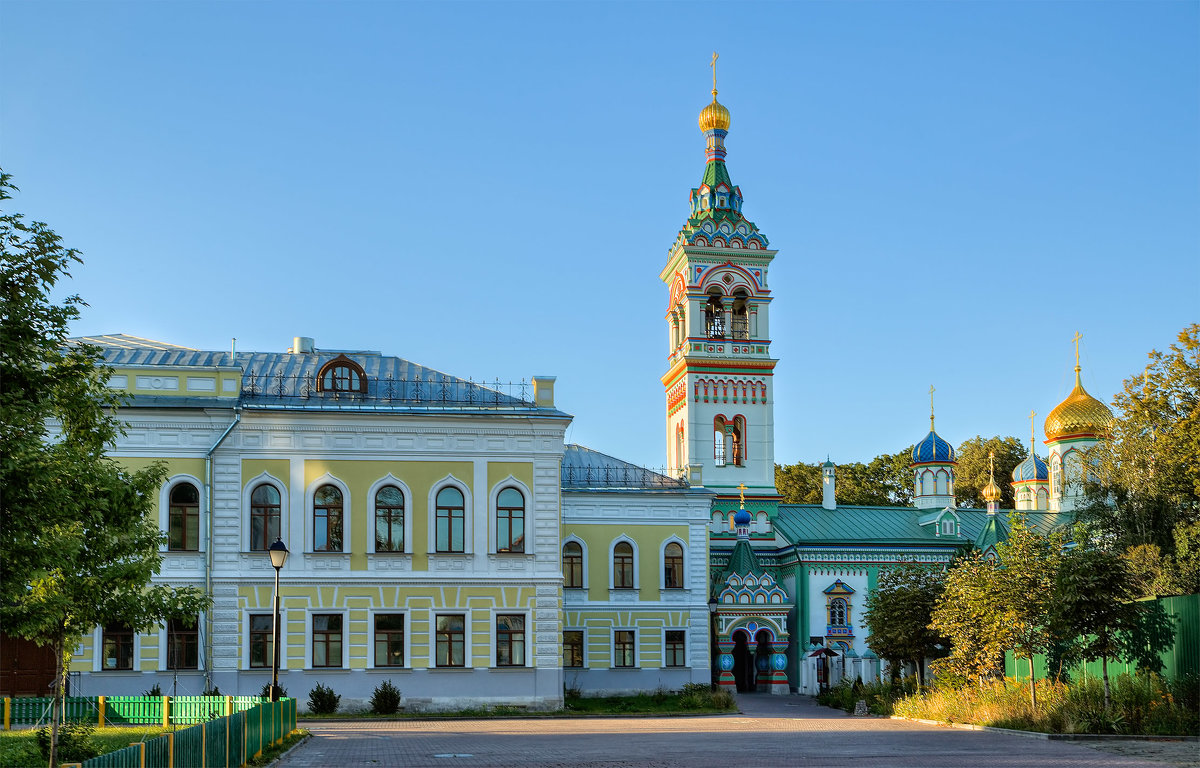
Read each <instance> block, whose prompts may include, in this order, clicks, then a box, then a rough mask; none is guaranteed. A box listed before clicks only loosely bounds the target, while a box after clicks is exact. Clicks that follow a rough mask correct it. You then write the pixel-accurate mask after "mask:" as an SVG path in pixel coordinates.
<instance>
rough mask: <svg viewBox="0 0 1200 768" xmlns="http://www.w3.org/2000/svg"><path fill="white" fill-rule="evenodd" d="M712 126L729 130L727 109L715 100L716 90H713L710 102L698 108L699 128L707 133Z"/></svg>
mask: <svg viewBox="0 0 1200 768" xmlns="http://www.w3.org/2000/svg"><path fill="white" fill-rule="evenodd" d="M714 128H716V129H719V130H722V131H728V130H729V110H728V109H726V108H725V105H724V104H722V103H721V102H719V101H717V92H716V91H713V100H712V104H709V105H708V106H707V107H705V108H704V109H702V110H700V130H701V131H703V132H705V133H708V132H709V131H711V130H713V129H714Z"/></svg>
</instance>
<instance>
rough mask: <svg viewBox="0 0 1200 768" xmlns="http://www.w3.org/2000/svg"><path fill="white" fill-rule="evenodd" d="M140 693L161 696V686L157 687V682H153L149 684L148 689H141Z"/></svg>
mask: <svg viewBox="0 0 1200 768" xmlns="http://www.w3.org/2000/svg"><path fill="white" fill-rule="evenodd" d="M142 695H143V696H154V697H159V696H162V688H161V687H159V685H158V683H155V684H154V685H152V686H150V690H148V691H142Z"/></svg>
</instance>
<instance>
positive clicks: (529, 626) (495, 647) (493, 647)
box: [488, 608, 533, 669]
mask: <svg viewBox="0 0 1200 768" xmlns="http://www.w3.org/2000/svg"><path fill="white" fill-rule="evenodd" d="M501 615H503V616H522V617H524V618H525V642H524V645H525V657H524V658H523V659H522V660H521V663H520V664H519V665H511V666H500V665H499V664H498V663H496V654H497V653H498V652H499V650H500V642H499V637H498V635H497V632H496V619H497V617H499V616H501ZM491 621H492V623H491V628H490V630H489V633H488V634H489V635H490V638H489V641H488V644H489V646H490V649H489V653H490V654H491V655H490V656H489V657H488V666H489V667H491V668H492V669H531V668H532V665H533V655H532V651H533V643H532V642H531V640H532V638H533V615H532V614H531V613H530V612H529V610H528V609H508V608H492V617H491Z"/></svg>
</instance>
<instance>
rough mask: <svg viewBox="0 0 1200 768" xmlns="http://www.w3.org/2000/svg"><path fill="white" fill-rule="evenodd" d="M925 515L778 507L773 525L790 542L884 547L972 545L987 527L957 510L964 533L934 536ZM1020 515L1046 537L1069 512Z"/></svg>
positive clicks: (980, 515)
mask: <svg viewBox="0 0 1200 768" xmlns="http://www.w3.org/2000/svg"><path fill="white" fill-rule="evenodd" d="M927 512H928V510H920V509H916V508H914V507H861V506H840V505H839V506H838V507H837V508H835V509H825V508H824V507H822V506H821V505H820V504H780V505H779V508H778V511H777V513H776V517H775V527H776V529H777V530H778V531H779V532H780V533H781V534H782V535H783V536H784V538H786V539H787V540H788V541H789V542H791V543H792V544H817V543H820V544H826V543H857V542H862V543H873V544H881V545H887V544H932V543H946V542H948V541H974V540H975V539H976V538H978V537H979V534H980V533H981V532H982V530H983V528H984V526H985V525H986V524H987V511H986V510H983V509H964V508H955V509H954V513H955V514H956V515H957V516H958V519H959V523H960V531H961V534H962V535H961V536H958V537H948V536H937V535H935V533H936V532H935V531H934V530H933V528H934V526H921V525H920V524H919V523H918V518H919V517H920V516H921V515H923V514H926V513H927ZM1020 514H1022V515H1024V516H1025V518H1026V520H1027V521H1028V523H1029V525H1030V527H1032V528H1034V529H1035V530H1037V531H1038V532H1039V533H1048V532H1049V531H1050V530H1052V529H1053V528H1056V527H1058V526H1060V525H1064V524H1067V523H1069V522H1071V520H1072V515H1070V514H1069V513H1059V512H1048V511H1036V512H1035V511H1025V512H1021V513H1020ZM1006 519H1007V518H1006Z"/></svg>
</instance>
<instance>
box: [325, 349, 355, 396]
mask: <svg viewBox="0 0 1200 768" xmlns="http://www.w3.org/2000/svg"><path fill="white" fill-rule="evenodd" d="M317 391H318V392H355V393H358V394H360V395H365V394H367V375H366V373H364V372H363V369H362V366H361V365H359V364H358V363H356V362H354V361H353V360H351V359H350V358H348V357H346V356H345V355H338V356H337V357H335V358H333V359H332V360H330V361H329V362H328V363H325V365H323V366H321V370H320V372H319V373H318V374H317Z"/></svg>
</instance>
